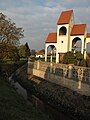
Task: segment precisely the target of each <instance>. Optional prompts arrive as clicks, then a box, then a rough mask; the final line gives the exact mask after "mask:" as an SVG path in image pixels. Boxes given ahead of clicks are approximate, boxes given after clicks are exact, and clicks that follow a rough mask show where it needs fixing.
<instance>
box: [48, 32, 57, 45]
mask: <svg viewBox="0 0 90 120" xmlns="http://www.w3.org/2000/svg"><path fill="white" fill-rule="evenodd" d="M56 42H57V33H49V35H48V37H47V39H46V43H56Z"/></svg>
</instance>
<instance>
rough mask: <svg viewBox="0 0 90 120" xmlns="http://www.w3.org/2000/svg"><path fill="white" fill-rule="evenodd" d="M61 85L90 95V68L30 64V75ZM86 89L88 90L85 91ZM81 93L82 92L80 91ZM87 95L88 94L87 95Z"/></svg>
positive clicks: (40, 63) (39, 62)
mask: <svg viewBox="0 0 90 120" xmlns="http://www.w3.org/2000/svg"><path fill="white" fill-rule="evenodd" d="M31 69H33V74H34V75H36V76H38V77H41V78H44V79H47V80H49V81H51V82H54V83H56V84H61V85H63V86H65V87H69V88H70V89H73V90H83V91H84V93H85V92H87V93H88V94H89V95H90V68H88V67H81V66H74V65H73V64H69V65H67V64H59V63H58V64H56V63H50V62H42V61H35V62H34V63H32V62H30V61H29V62H28V73H29V74H30V71H31ZM85 89H86V90H85ZM79 92H80V91H79ZM85 94H86V93H85Z"/></svg>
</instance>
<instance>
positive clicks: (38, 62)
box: [37, 60, 40, 69]
mask: <svg viewBox="0 0 90 120" xmlns="http://www.w3.org/2000/svg"><path fill="white" fill-rule="evenodd" d="M37 69H40V60H38V61H37Z"/></svg>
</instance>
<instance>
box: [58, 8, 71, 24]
mask: <svg viewBox="0 0 90 120" xmlns="http://www.w3.org/2000/svg"><path fill="white" fill-rule="evenodd" d="M72 13H73V10H68V11H63V12H62V13H61V15H60V17H59V19H58V22H57V25H60V24H68V23H69V21H70V18H71V15H72Z"/></svg>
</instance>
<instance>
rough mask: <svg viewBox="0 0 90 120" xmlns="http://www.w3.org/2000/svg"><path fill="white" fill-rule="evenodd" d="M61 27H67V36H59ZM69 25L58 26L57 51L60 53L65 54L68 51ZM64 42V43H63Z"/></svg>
mask: <svg viewBox="0 0 90 120" xmlns="http://www.w3.org/2000/svg"><path fill="white" fill-rule="evenodd" d="M61 27H66V29H67V33H66V35H59V29H60V28H61ZM68 29H69V24H64V25H58V26H57V51H58V52H60V53H65V52H67V51H68V36H69V30H68ZM62 41H63V43H62Z"/></svg>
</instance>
